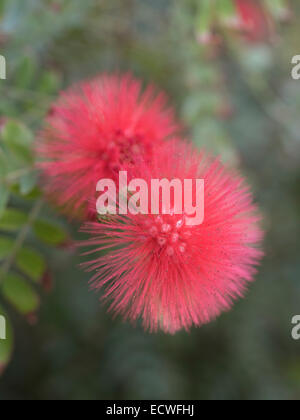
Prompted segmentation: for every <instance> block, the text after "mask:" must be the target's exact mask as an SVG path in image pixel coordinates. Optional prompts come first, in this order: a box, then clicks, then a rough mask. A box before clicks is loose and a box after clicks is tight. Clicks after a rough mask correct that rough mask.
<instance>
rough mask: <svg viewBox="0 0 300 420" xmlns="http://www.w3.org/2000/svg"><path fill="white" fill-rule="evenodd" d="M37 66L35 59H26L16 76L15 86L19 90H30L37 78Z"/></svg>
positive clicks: (20, 65)
mask: <svg viewBox="0 0 300 420" xmlns="http://www.w3.org/2000/svg"><path fill="white" fill-rule="evenodd" d="M36 70H37V65H36V62H35V59H34V58H33V57H24V58H23V59H22V61H21V63H20V64H19V66H18V69H17V71H16V74H15V80H14V85H15V86H16V87H18V88H23V89H25V88H28V87H30V85H31V84H32V82H33V81H34V78H35V74H36Z"/></svg>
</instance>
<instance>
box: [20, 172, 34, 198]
mask: <svg viewBox="0 0 300 420" xmlns="http://www.w3.org/2000/svg"><path fill="white" fill-rule="evenodd" d="M36 185H37V173H36V172H34V171H32V172H29V173H28V174H26V175H24V176H22V177H21V178H20V192H21V194H22V195H27V194H30V193H31V192H32V191H33V189H34V188H35V187H36Z"/></svg>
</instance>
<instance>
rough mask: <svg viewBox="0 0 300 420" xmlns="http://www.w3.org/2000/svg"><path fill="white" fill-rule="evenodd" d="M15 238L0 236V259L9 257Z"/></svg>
mask: <svg viewBox="0 0 300 420" xmlns="http://www.w3.org/2000/svg"><path fill="white" fill-rule="evenodd" d="M14 244H15V242H14V240H13V239H10V238H5V237H0V260H3V259H5V258H7V257H8V256H9V255H10V254H11V252H12V251H13V249H14Z"/></svg>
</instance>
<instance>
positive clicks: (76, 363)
mask: <svg viewBox="0 0 300 420" xmlns="http://www.w3.org/2000/svg"><path fill="white" fill-rule="evenodd" d="M238 3H243V1H240V2H238V1H237V2H236V4H235V6H236V5H237V4H238ZM246 3H247V4H248V3H249V0H244V5H245V4H246ZM250 3H251V1H250ZM252 3H253V2H252ZM254 3H255V4H256V7H257V8H261V7H264V14H263V15H262V14H261V13H260V12H261V10H260V12H259V13H258V12H257V10H256V12H255V13H254V15H251V16H252V17H251V16H250V18H249V13H250V12H249V10H250V11H251V9H247V10H248V15H247V13H246V14H245V13H244V14H243V13H241V11H242V10H243V9H241V8H240V9H234V7H233V3H232V2H231V1H229V0H219V1H218V0H217V1H212V0H211V1H209V2H207V1H206V0H85V1H82V0H53V1H51V0H26V1H24V0H0V54H2V55H4V56H5V57H6V60H7V80H1V81H0V127H1V128H0V130H1V141H0V145H2V146H3V148H4V149H5V147H6V148H7V149H8V150H9V158H10V159H11V161H9V160H7V159H6V158H5V159H3V156H2V159H1V153H0V193H1V197H0V215H1V217H0V261H1V263H0V267H1V268H0V307H1V313H2V312H5V314H6V315H7V317H8V319H9V320H10V327H9V328H10V330H9V340H7V341H6V342H5V344H4V342H0V370H1V372H2V375H1V377H0V399H234V400H239V399H299V398H300V341H294V340H293V339H292V338H291V329H292V324H291V319H292V317H293V316H294V315H297V314H300V259H299V250H300V223H299V222H300V199H299V193H300V118H299V115H300V80H299V81H295V80H293V79H292V77H291V70H292V64H291V59H292V57H293V56H294V55H296V54H300V25H299V17H300V3H299V1H297V0H295V1H290V2H287V1H284V0H272V1H268V0H266V1H262V0H261V1H260V0H256V1H254ZM240 6H241V4H240ZM238 11H239V13H238ZM244 12H245V9H244ZM253 16H254V17H255V18H254V17H253ZM262 16H263V17H262ZM249 19H250V20H249ZM253 19H254V20H253ZM249 22H250V24H249ZM128 70H130V71H132V72H133V73H134V74H135V75H136V76H137V77H140V78H141V79H143V80H144V81H145V82H154V83H155V84H156V85H157V86H158V87H159V88H162V89H163V90H165V91H166V92H167V93H168V95H169V97H170V100H171V101H172V102H173V103H174V104H175V107H176V111H177V114H178V117H179V118H181V120H182V121H183V123H184V125H185V130H186V134H187V136H189V137H190V138H192V140H193V141H194V142H195V144H196V145H197V146H199V147H202V146H204V147H206V148H208V149H209V150H212V151H213V152H214V153H216V154H220V155H221V156H222V159H223V160H224V161H225V162H227V163H228V165H231V166H235V167H238V168H239V169H240V170H241V172H242V173H243V174H244V175H245V176H246V177H247V179H248V180H249V182H250V183H251V185H252V186H253V190H254V193H255V197H256V200H257V202H258V203H259V204H260V206H261V208H262V211H263V214H264V225H265V229H266V232H267V235H266V240H265V252H266V257H265V259H264V261H263V264H262V267H261V268H260V270H259V273H258V275H257V281H256V282H255V283H253V285H251V287H250V289H249V292H248V293H247V295H246V298H245V299H243V300H241V301H239V302H238V303H237V304H236V305H235V306H234V308H233V310H232V311H231V312H229V313H227V314H224V315H223V316H221V317H220V318H219V319H217V320H216V321H215V322H213V323H211V324H209V325H207V326H204V327H202V328H200V329H192V330H191V331H190V333H186V332H180V333H177V334H176V335H174V336H169V335H165V334H163V333H158V334H148V333H146V332H144V331H143V330H142V328H140V327H139V326H137V327H132V326H131V325H128V324H124V323H123V322H122V320H120V319H115V320H114V319H112V318H111V316H110V315H108V314H106V308H105V307H103V306H102V305H101V304H100V303H99V296H97V295H96V294H94V293H92V292H90V291H89V289H88V285H87V282H88V279H89V276H88V274H86V273H84V272H82V271H80V270H79V268H78V264H79V262H80V261H81V258H80V257H79V256H78V255H76V252H75V250H74V248H73V246H72V241H71V240H70V238H72V239H77V238H78V237H79V235H78V233H77V229H78V226H75V225H74V226H72V225H70V224H69V223H67V222H66V221H65V220H64V219H63V217H61V216H59V215H57V214H56V212H55V211H54V210H53V209H51V208H50V205H48V204H44V206H43V208H42V209H41V208H40V207H41V202H42V198H41V191H39V189H38V187H37V186H36V185H37V174H36V173H35V172H34V170H33V169H32V168H33V156H32V141H33V139H34V135H35V133H36V132H37V131H38V129H39V127H40V126H41V124H42V122H43V118H44V116H45V115H46V113H47V111H48V109H49V107H50V105H51V102H52V101H53V100H54V99H55V97H56V95H57V93H58V92H59V90H61V89H63V88H64V87H66V86H68V85H69V84H71V83H73V82H76V81H79V80H81V79H83V78H87V77H90V76H94V75H96V74H98V73H101V72H110V71H128ZM2 146H1V147H2ZM10 162H11V163H10ZM24 168H25V169H24ZM24 215H25V216H24ZM26 217H27V219H26ZM28 218H30V220H29V222H30V223H28ZM24 226H25V228H24ZM20 236H21V238H20ZM16 241H17V247H16ZM18 244H19V247H18ZM53 245H55V246H53ZM9 251H11V252H12V253H13V256H14V257H16V258H15V260H13V259H11V260H10V255H11V254H9ZM7 261H8V262H7ZM9 263H10V264H9ZM8 268H9V269H10V268H11V269H15V272H16V273H18V277H16V276H15V277H12V276H11V275H10V277H9V275H8V273H7V272H8V271H9V270H8ZM2 270H6V271H5V273H4V274H2V275H1V271H2ZM21 274H22V276H23V277H22V278H21Z"/></svg>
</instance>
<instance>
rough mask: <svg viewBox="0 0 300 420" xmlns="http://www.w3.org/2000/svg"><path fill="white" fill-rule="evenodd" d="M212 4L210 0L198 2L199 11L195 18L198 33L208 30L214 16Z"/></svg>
mask: <svg viewBox="0 0 300 420" xmlns="http://www.w3.org/2000/svg"><path fill="white" fill-rule="evenodd" d="M214 7H215V6H214V4H213V2H212V1H211V0H202V1H201V2H199V11H198V14H197V18H196V28H197V31H198V32H199V33H200V34H205V33H208V32H210V30H211V25H212V23H213V18H214Z"/></svg>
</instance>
